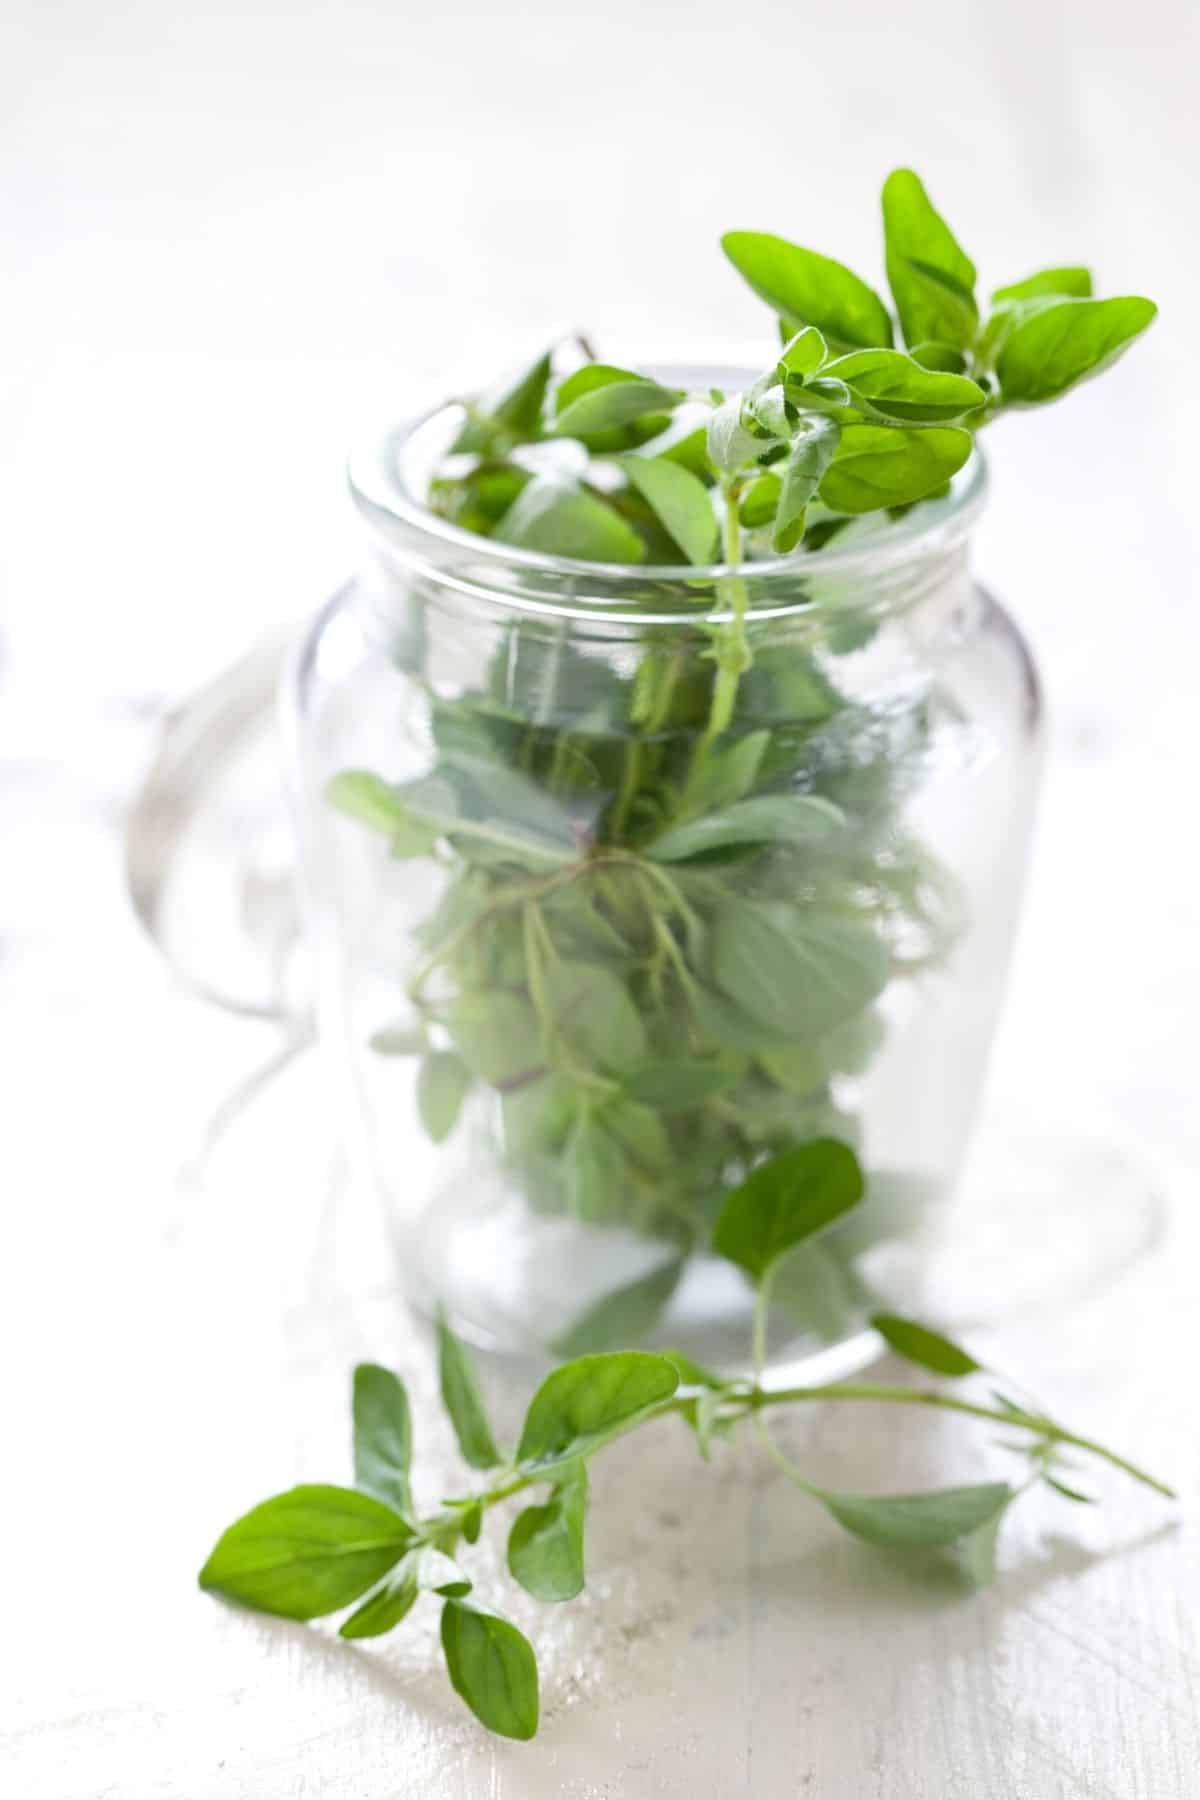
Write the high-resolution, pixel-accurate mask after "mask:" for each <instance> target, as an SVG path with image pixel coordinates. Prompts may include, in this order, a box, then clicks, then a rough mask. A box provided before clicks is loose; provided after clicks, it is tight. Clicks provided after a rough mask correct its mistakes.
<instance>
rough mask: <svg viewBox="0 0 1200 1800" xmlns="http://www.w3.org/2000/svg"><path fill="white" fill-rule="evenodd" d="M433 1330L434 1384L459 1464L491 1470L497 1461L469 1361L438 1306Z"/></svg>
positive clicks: (497, 1454) (473, 1372)
mask: <svg viewBox="0 0 1200 1800" xmlns="http://www.w3.org/2000/svg"><path fill="white" fill-rule="evenodd" d="M434 1329H435V1331H436V1334H437V1351H438V1381H439V1383H440V1386H441V1392H442V1405H443V1406H444V1407H445V1408H446V1411H447V1413H448V1414H449V1415H450V1423H451V1424H452V1425H453V1427H454V1435H455V1437H456V1438H457V1439H458V1447H459V1449H460V1450H461V1451H462V1456H463V1461H464V1462H466V1463H469V1464H470V1466H471V1468H473V1469H492V1468H495V1466H496V1464H497V1463H498V1462H499V1461H500V1460H501V1458H500V1452H499V1451H498V1450H497V1448H496V1442H495V1439H494V1438H493V1437H492V1430H491V1426H490V1425H489V1424H488V1418H487V1413H486V1412H485V1411H484V1407H483V1400H482V1399H481V1397H480V1393H479V1384H478V1382H477V1381H476V1378H475V1370H474V1368H473V1366H472V1363H471V1359H470V1357H469V1356H468V1354H467V1351H466V1349H465V1347H464V1346H463V1344H462V1343H460V1341H459V1339H458V1338H457V1337H456V1336H455V1334H454V1333H453V1331H451V1329H450V1326H449V1325H448V1324H447V1322H446V1315H445V1313H444V1312H443V1311H442V1310H441V1308H440V1307H439V1309H438V1312H437V1316H436V1319H435V1321H434Z"/></svg>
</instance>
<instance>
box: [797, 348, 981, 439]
mask: <svg viewBox="0 0 1200 1800" xmlns="http://www.w3.org/2000/svg"><path fill="white" fill-rule="evenodd" d="M829 375H830V376H831V377H836V378H837V379H838V380H839V381H844V382H845V384H846V386H847V387H848V388H849V389H850V392H851V393H852V394H853V395H854V397H855V398H856V399H858V400H864V401H866V402H867V404H868V407H869V409H870V410H871V411H872V412H875V413H878V414H881V415H882V416H883V417H884V418H888V419H899V420H900V421H901V422H904V421H906V420H925V421H928V422H930V423H932V424H937V423H949V422H950V421H952V420H954V419H961V418H962V417H964V415H966V414H967V413H972V412H975V411H977V410H978V408H979V407H981V406H982V405H984V403H985V401H986V399H987V396H986V395H985V393H984V391H983V389H982V388H981V387H980V386H979V384H978V383H977V382H974V381H971V380H969V379H968V378H967V376H965V375H948V374H943V373H941V372H940V371H938V370H934V369H928V368H926V367H924V366H923V365H922V364H921V363H919V362H918V361H917V360H916V358H915V357H912V356H906V355H905V354H904V352H903V351H902V350H854V351H852V352H851V354H850V355H849V356H842V357H839V358H838V360H837V361H836V362H833V363H830V365H829Z"/></svg>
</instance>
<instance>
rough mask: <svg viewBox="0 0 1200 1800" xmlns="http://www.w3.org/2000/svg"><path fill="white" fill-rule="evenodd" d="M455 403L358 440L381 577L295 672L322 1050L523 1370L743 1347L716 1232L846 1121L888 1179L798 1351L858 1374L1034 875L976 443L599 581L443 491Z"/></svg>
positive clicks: (857, 1146)
mask: <svg viewBox="0 0 1200 1800" xmlns="http://www.w3.org/2000/svg"><path fill="white" fill-rule="evenodd" d="M671 379H673V380H675V381H678V382H679V383H680V384H681V385H682V384H683V383H684V382H685V381H686V382H687V383H689V384H690V385H693V386H695V385H699V386H701V387H708V386H711V385H714V384H719V385H721V386H725V387H730V386H733V385H736V383H737V380H738V376H737V374H736V372H730V371H728V370H705V371H695V370H688V371H683V372H682V373H679V372H672V375H671ZM460 417H461V414H460V413H459V411H458V409H457V408H455V407H447V408H444V409H442V410H441V411H440V412H436V413H434V414H431V415H429V416H427V417H425V418H423V419H421V420H420V421H418V422H417V423H416V424H415V425H410V426H406V427H404V428H402V429H399V430H396V431H394V432H392V433H391V434H389V435H388V436H387V437H386V438H385V440H384V441H383V442H382V443H381V444H380V445H378V446H373V447H372V448H371V449H370V450H369V451H368V452H366V453H364V454H361V455H359V456H357V457H356V458H355V459H354V462H353V464H352V468H351V478H352V489H353V493H354V498H355V500H356V503H357V505H358V508H359V510H360V512H361V514H362V515H363V518H364V519H365V521H366V524H367V527H368V536H369V552H370V553H369V557H368V559H367V566H366V567H365V569H364V571H363V573H362V575H361V576H360V578H359V579H358V580H356V581H355V582H353V583H352V584H351V585H350V586H349V587H348V588H346V589H345V590H344V591H343V592H342V593H340V594H339V595H338V596H337V597H336V598H335V599H334V600H333V601H332V602H331V603H330V604H329V606H327V607H326V609H325V610H324V612H323V613H322V614H321V615H320V617H319V618H318V619H317V621H316V623H315V625H314V626H313V628H312V630H311V632H310V633H309V635H308V636H307V638H306V640H305V642H304V643H303V645H302V647H301V649H300V651H299V653H298V655H297V656H296V658H295V661H294V664H293V666H292V669H291V672H290V675H289V677H288V679H287V681H286V683H285V710H286V715H287V722H288V735H289V742H290V746H291V756H292V763H293V772H294V790H295V796H296V803H297V810H298V821H299V827H300V839H301V853H302V864H303V873H304V889H305V893H306V896H307V904H308V906H309V909H310V914H311V919H310V923H311V931H312V938H313V942H314V946H315V949H316V952H317V956H318V963H319V993H320V996H321V998H320V1020H321V1031H322V1036H323V1038H324V1040H325V1042H326V1044H327V1046H328V1048H329V1050H330V1051H331V1052H332V1054H333V1056H334V1058H335V1059H336V1064H337V1067H338V1069H339V1071H340V1074H341V1076H342V1077H343V1078H344V1080H345V1085H346V1090H347V1103H348V1108H349V1119H350V1125H351V1130H352V1138H353V1141H354V1143H355V1144H356V1145H357V1146H358V1147H359V1149H360V1151H361V1155H362V1159H363V1164H364V1167H365V1169H366V1170H367V1171H368V1172H369V1178H370V1180H371V1182H372V1184H373V1185H374V1187H375V1188H376V1190H377V1191H378V1194H379V1196H380V1198H381V1200H382V1203H383V1205H384V1207H385V1209H386V1216H387V1219H388V1222H389V1227H390V1232H391V1236H392V1239H393V1241H394V1243H395V1247H396V1254H397V1258H398V1262H399V1266H400V1269H401V1270H402V1272H403V1278H404V1281H405V1283H406V1286H407V1289H408V1291H409V1293H410V1295H411V1298H412V1300H413V1302H414V1303H415V1304H416V1305H417V1306H418V1307H419V1308H422V1309H424V1310H430V1309H432V1308H433V1307H434V1306H435V1305H437V1304H441V1305H444V1306H445V1308H446V1310H447V1313H448V1315H449V1317H450V1319H451V1321H452V1322H453V1324H454V1325H455V1327H456V1328H457V1329H458V1330H459V1331H460V1332H461V1333H462V1334H463V1335H464V1336H465V1337H467V1338H469V1339H471V1340H473V1341H474V1342H476V1343H478V1344H481V1345H484V1346H487V1347H490V1348H493V1349H496V1350H500V1351H503V1352H509V1353H517V1354H536V1355H541V1354H544V1353H546V1352H548V1351H550V1352H566V1351H570V1352H573V1351H578V1350H582V1349H591V1348H606V1347H616V1346H618V1345H619V1346H627V1345H630V1344H635V1343H641V1344H655V1343H657V1344H663V1345H674V1346H676V1347H678V1348H680V1349H682V1350H684V1351H686V1352H688V1353H689V1354H690V1355H692V1356H693V1357H695V1358H697V1359H698V1360H701V1361H706V1362H710V1363H714V1364H717V1365H721V1366H725V1367H728V1366H731V1365H734V1366H736V1365H738V1364H743V1363H744V1362H745V1360H746V1355H747V1346H748V1342H749V1321H750V1316H751V1310H752V1298H753V1297H752V1293H751V1289H750V1286H749V1284H748V1282H747V1281H746V1279H745V1278H744V1277H743V1276H742V1274H741V1272H740V1270H738V1269H737V1268H736V1267H735V1266H733V1265H732V1264H731V1263H728V1262H725V1261H722V1260H720V1259H719V1258H718V1257H716V1256H714V1255H713V1254H712V1252H711V1250H710V1248H709V1239H710V1233H711V1227H712V1223H713V1220H714V1218H715V1216H716V1213H717V1211H718V1210H719V1207H720V1205H721V1202H722V1199H723V1197H724V1196H725V1195H726V1194H727V1193H728V1192H729V1190H730V1188H731V1187H732V1186H733V1185H735V1184H737V1183H738V1182H739V1181H740V1180H741V1179H743V1178H744V1177H745V1175H746V1174H747V1173H748V1172H749V1171H750V1170H751V1169H752V1168H753V1167H754V1166H755V1165H756V1164H757V1163H758V1162H760V1161H761V1160H762V1159H763V1158H765V1157H767V1156H769V1155H771V1154H774V1153H776V1152H779V1151H782V1150H786V1149H788V1148H789V1147H794V1146H796V1145H798V1144H802V1143H805V1142H806V1141H808V1140H810V1139H812V1138H814V1137H826V1138H828V1137H834V1138H838V1139H840V1140H842V1141H844V1142H846V1143H848V1144H850V1145H851V1146H852V1147H853V1148H854V1150H855V1151H856V1152H857V1154H858V1156H859V1158H860V1160H861V1163H862V1166H863V1169H864V1171H865V1175H866V1183H867V1194H866V1199H865V1201H864V1202H863V1204H862V1205H861V1206H860V1207H859V1208H857V1209H856V1210H855V1211H854V1212H853V1213H852V1214H850V1215H849V1216H848V1217H847V1218H846V1219H845V1220H844V1221H843V1222H842V1223H841V1225H840V1226H837V1227H835V1228H833V1229H832V1230H830V1231H829V1232H828V1233H827V1234H826V1235H825V1236H823V1237H822V1238H820V1239H819V1240H817V1241H814V1242H812V1243H810V1244H808V1245H806V1246H804V1247H803V1248H802V1249H800V1250H797V1251H796V1252H794V1253H793V1255H792V1257H791V1258H789V1260H788V1262H787V1264H785V1265H784V1268H783V1270H782V1271H781V1275H780V1278H779V1279H778V1280H777V1281H776V1284H775V1290H774V1296H773V1304H772V1309H771V1317H770V1331H769V1348H770V1355H771V1358H772V1360H773V1361H774V1362H781V1361H784V1360H786V1361H787V1362H788V1363H789V1364H794V1363H796V1362H797V1361H805V1362H806V1363H807V1364H808V1365H809V1366H810V1371H811V1369H812V1368H815V1367H816V1366H818V1364H819V1366H820V1368H821V1371H822V1373H824V1372H828V1371H829V1370H831V1369H832V1368H833V1367H838V1368H845V1367H848V1366H850V1365H851V1364H852V1363H854V1362H856V1361H860V1360H863V1358H864V1355H865V1353H866V1351H867V1350H868V1348H869V1345H870V1343H871V1341H872V1340H871V1337H870V1334H869V1333H866V1332H865V1330H864V1327H865V1321H866V1319H867V1316H868V1314H869V1312H870V1310H871V1309H872V1308H873V1307H874V1306H877V1305H879V1304H880V1302H881V1299H883V1300H886V1297H887V1294H888V1291H889V1282H890V1280H891V1278H892V1273H893V1272H894V1270H895V1268H896V1267H897V1266H899V1264H901V1263H903V1264H904V1266H905V1267H906V1268H908V1269H909V1272H910V1274H911V1266H912V1262H913V1259H914V1258H916V1259H917V1260H918V1262H919V1259H920V1258H921V1257H922V1256H924V1255H927V1254H933V1246H934V1245H935V1244H936V1233H937V1226H938V1219H939V1216H940V1215H941V1212H942V1209H943V1208H944V1206H945V1203H946V1201H947V1198H948V1196H949V1195H950V1194H951V1193H952V1191H953V1188H954V1184H955V1181H956V1178H957V1175H958V1172H959V1169H960V1165H961V1162H962V1158H963V1153H964V1147H965V1144H966V1140H967V1135H968V1132H969V1129H970V1126H971V1121H972V1116H973V1114H974V1112H975V1109H976V1105H977V1102H978V1099H979V1094H980V1088H981V1083H982V1079H983V1074H984V1068H985V1062H986V1058H987V1053H988V1049H989V1045H990V1042H991V1039H992V1036H993V1032H994V1028H995V1024H996V1019H997V1013H998V1008H999V1005H1000V1000H1001V996H1002V989H1003V984H1004V977H1005V971H1006V965H1007V962H1008V957H1009V950H1010V946H1011V942H1012V937H1013V929H1014V923H1015V920H1016V915H1017V908H1018V902H1019V898H1020V893H1021V888H1022V883H1023V878H1024V871H1025V863H1026V855H1027V845H1028V839H1029V831H1030V824H1031V817H1032V812H1033V805H1034V797H1035V789H1036V785H1037V769H1038V761H1039V699H1038V689H1037V683H1036V679H1035V676H1034V673H1033V669H1032V666H1031V663H1030V659H1029V655H1028V652H1027V650H1026V648H1025V646H1024V644H1023V642H1022V640H1021V638H1020V636H1019V635H1018V633H1017V631H1016V630H1015V628H1014V626H1013V624H1012V622H1011V620H1010V619H1009V618H1008V616H1007V615H1006V614H1005V613H1004V612H1003V611H1002V610H1001V608H1000V607H998V606H997V605H996V603H995V602H994V601H993V600H992V599H990V598H989V596H988V595H987V594H985V593H984V592H983V591H982V590H981V589H980V588H979V587H978V586H977V585H976V584H975V582H974V581H973V579H972V577H971V574H970V571H969V567H968V556H967V550H968V538H969V534H970V529H971V526H972V524H973V523H974V521H975V520H976V519H977V517H978V515H979V512H980V509H981V507H982V504H983V499H984V488H985V475H984V468H983V464H982V461H981V460H980V459H979V457H978V456H976V457H975V458H974V459H973V461H972V462H971V463H970V464H968V466H967V468H966V469H964V470H963V471H962V473H961V474H960V476H959V477H957V478H956V480H955V482H954V483H953V485H952V489H951V491H949V492H948V493H947V494H946V495H945V496H944V497H942V498H939V499H936V500H933V501H928V502H925V503H923V504H922V505H920V506H918V507H915V508H913V509H910V510H909V511H908V512H907V513H906V514H905V515H904V516H903V517H900V518H897V519H891V520H888V519H871V520H864V521H861V522H859V523H858V524H856V525H855V526H854V527H853V528H851V529H850V530H847V531H844V532H842V533H841V534H840V535H839V536H837V537H836V538H834V539H833V541H831V542H830V543H829V545H828V547H826V548H822V549H820V550H818V551H815V552H812V551H810V552H806V553H804V554H802V555H800V556H792V557H790V558H785V559H777V560H773V561H769V562H748V563H745V564H743V565H741V566H740V567H738V568H731V567H714V568H710V569H697V568H688V567H680V568H649V567H645V566H635V567H629V566H624V565H623V566H620V567H617V566H599V565H592V564H585V563H579V562H574V561H571V560H569V559H565V558H558V557H553V556H543V555H539V554H534V553H530V552H526V551H521V550H516V549H512V548H509V547H507V546H504V545H501V544H498V543H496V542H494V541H493V540H491V539H489V538H485V537H480V536H477V535H475V534H472V533H469V532H466V531H464V530H462V529H459V528H458V527H456V526H455V525H452V524H449V523H447V522H446V521H445V520H443V519H441V518H439V517H436V516H434V515H433V514H432V513H431V512H430V511H429V510H428V509H427V508H426V507H425V505H424V504H423V498H422V497H423V495H424V494H425V493H426V492H427V491H428V482H429V478H430V475H431V472H432V470H433V469H434V467H435V466H436V465H437V463H438V460H439V458H440V456H441V455H442V453H443V452H444V450H445V447H446V445H447V443H448V442H449V441H450V439H451V438H452V436H453V433H454V431H455V430H456V428H457V425H458V422H459V419H460ZM739 620H741V623H739ZM743 645H744V654H743V649H742V646H743ZM731 646H732V647H731ZM739 663H744V664H745V665H746V666H744V667H739V666H738V665H739Z"/></svg>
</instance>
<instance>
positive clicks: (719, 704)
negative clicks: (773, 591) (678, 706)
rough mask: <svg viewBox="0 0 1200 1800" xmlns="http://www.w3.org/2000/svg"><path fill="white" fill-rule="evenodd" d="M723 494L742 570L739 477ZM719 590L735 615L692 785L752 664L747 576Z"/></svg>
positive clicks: (718, 641) (721, 648)
mask: <svg viewBox="0 0 1200 1800" xmlns="http://www.w3.org/2000/svg"><path fill="white" fill-rule="evenodd" d="M721 495H722V498H723V499H724V502H725V516H724V520H723V522H722V527H721V549H722V554H723V555H724V558H725V561H726V563H727V564H728V565H729V567H730V568H733V569H738V568H740V566H741V560H742V528H741V524H740V522H739V520H738V510H737V482H736V480H733V479H730V478H728V477H727V478H725V479H723V480H722V482H721ZM717 593H718V596H719V597H720V598H721V600H723V601H725V602H726V603H727V605H728V606H729V609H730V611H731V612H732V614H733V618H732V619H731V620H730V622H729V623H728V624H726V625H722V626H721V627H720V629H719V630H718V632H717V633H716V634H715V637H714V645H713V655H714V656H715V658H716V663H717V675H716V680H715V681H714V682H713V691H712V701H711V704H710V706H709V714H708V723H707V724H706V726H705V727H704V730H703V732H702V733H701V736H700V739H699V741H698V743H697V744H696V748H695V749H694V751H693V752H692V760H691V766H690V767H689V769H688V778H687V785H688V787H689V788H690V787H692V786H693V785H694V784H695V782H696V780H697V778H698V776H699V774H700V771H701V770H702V769H703V767H704V764H705V762H706V761H707V759H708V753H709V751H710V749H711V748H712V746H713V743H714V742H715V741H716V739H717V738H719V737H720V736H721V734H722V732H724V731H727V730H728V729H729V725H730V721H731V720H732V718H733V709H734V704H735V702H736V700H737V690H738V683H739V681H740V680H741V678H742V676H743V675H744V674H745V672H746V670H747V669H748V668H749V667H750V650H749V646H748V645H747V643H746V609H747V607H748V605H749V602H750V596H749V591H748V589H747V587H746V582H745V579H744V578H743V576H741V575H740V574H736V575H724V576H722V577H721V579H720V580H719V581H718V583H717Z"/></svg>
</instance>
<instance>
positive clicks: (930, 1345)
mask: <svg viewBox="0 0 1200 1800" xmlns="http://www.w3.org/2000/svg"><path fill="white" fill-rule="evenodd" d="M871 1323H872V1325H873V1326H874V1327H875V1329H876V1331H877V1332H878V1333H879V1335H880V1337H881V1338H882V1339H883V1340H884V1342H885V1343H886V1344H889V1345H890V1346H891V1348H892V1349H893V1350H894V1351H895V1352H896V1354H897V1355H898V1356H903V1357H905V1358H907V1360H908V1361H909V1362H911V1363H916V1364H918V1366H919V1367H920V1368H922V1369H932V1371H933V1372H934V1374H935V1375H974V1374H975V1373H976V1371H977V1370H979V1369H981V1368H982V1367H983V1365H982V1363H977V1362H976V1361H975V1358H974V1357H973V1356H970V1355H968V1353H967V1352H966V1351H965V1350H961V1349H960V1348H959V1346H958V1345H957V1344H954V1343H951V1341H950V1339H949V1338H947V1337H943V1336H942V1334H941V1332H940V1331H930V1329H929V1327H928V1326H927V1325H918V1324H916V1323H915V1322H914V1321H913V1320H912V1319H901V1318H898V1317H897V1316H896V1314H895V1313H884V1312H880V1313H872V1315H871Z"/></svg>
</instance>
